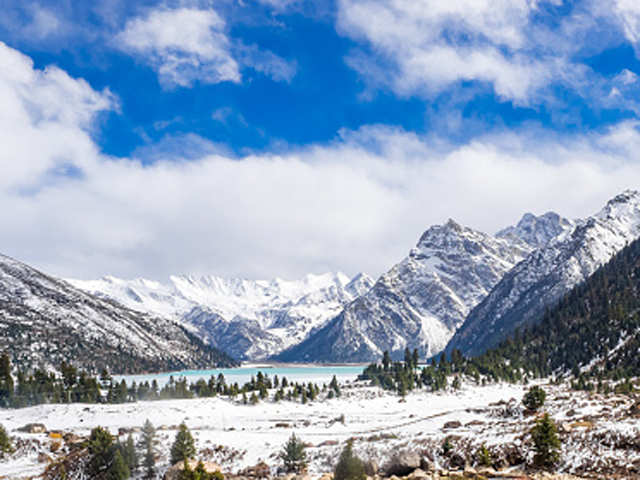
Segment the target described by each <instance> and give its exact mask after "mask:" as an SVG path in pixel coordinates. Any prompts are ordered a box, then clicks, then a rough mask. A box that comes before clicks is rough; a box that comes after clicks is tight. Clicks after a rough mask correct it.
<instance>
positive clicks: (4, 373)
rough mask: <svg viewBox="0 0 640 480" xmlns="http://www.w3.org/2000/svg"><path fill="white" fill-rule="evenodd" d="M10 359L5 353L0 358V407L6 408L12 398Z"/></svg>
mask: <svg viewBox="0 0 640 480" xmlns="http://www.w3.org/2000/svg"><path fill="white" fill-rule="evenodd" d="M13 387H14V385H13V377H12V376H11V359H10V358H9V355H8V354H7V353H3V354H2V355H1V356H0V407H8V406H9V404H10V402H11V398H12V397H13Z"/></svg>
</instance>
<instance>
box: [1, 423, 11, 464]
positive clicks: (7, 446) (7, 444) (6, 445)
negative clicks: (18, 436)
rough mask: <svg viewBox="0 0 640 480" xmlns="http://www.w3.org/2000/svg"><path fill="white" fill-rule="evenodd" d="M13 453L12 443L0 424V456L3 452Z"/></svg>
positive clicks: (2, 455)
mask: <svg viewBox="0 0 640 480" xmlns="http://www.w3.org/2000/svg"><path fill="white" fill-rule="evenodd" d="M10 453H13V445H12V444H11V439H10V438H9V434H8V433H7V431H6V430H5V428H4V427H3V426H2V425H0V458H2V457H4V455H5V454H10Z"/></svg>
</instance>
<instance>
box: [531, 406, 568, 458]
mask: <svg viewBox="0 0 640 480" xmlns="http://www.w3.org/2000/svg"><path fill="white" fill-rule="evenodd" d="M531 438H532V440H533V447H534V450H535V456H534V462H535V464H536V466H538V467H542V468H551V467H553V466H554V465H556V464H557V463H558V462H559V461H560V445H561V444H560V438H559V437H558V430H557V428H556V424H555V423H554V421H553V420H552V419H551V417H550V416H549V414H548V413H545V414H544V416H543V417H542V418H541V419H540V420H538V421H537V422H536V425H535V427H533V429H531Z"/></svg>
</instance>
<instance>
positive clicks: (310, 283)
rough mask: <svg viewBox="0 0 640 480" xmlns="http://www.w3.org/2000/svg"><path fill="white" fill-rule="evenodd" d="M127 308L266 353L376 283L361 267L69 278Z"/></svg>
mask: <svg viewBox="0 0 640 480" xmlns="http://www.w3.org/2000/svg"><path fill="white" fill-rule="evenodd" d="M69 281H70V282H71V283H72V284H73V285H75V286H76V287H78V288H80V289H83V290H85V291H87V292H91V293H93V294H96V295H99V296H102V297H105V298H110V299H113V300H116V301H118V302H120V303H122V304H124V305H126V306H127V307H129V308H131V309H134V310H138V311H141V312H147V313H151V314H154V315H161V316H164V317H166V318H170V319H176V320H178V319H179V320H181V321H182V323H183V324H184V325H185V326H186V327H187V328H189V329H190V330H192V331H193V332H194V333H197V335H198V336H199V337H201V338H202V339H203V340H204V341H206V342H208V343H210V344H212V345H214V346H217V347H218V348H220V349H222V350H224V351H225V352H227V353H229V354H230V355H232V356H234V357H235V358H240V359H252V360H260V359H264V358H266V357H268V356H270V355H273V354H275V353H278V352H280V351H282V350H283V349H285V348H288V347H290V346H291V345H294V344H296V343H298V342H301V341H302V340H304V339H305V338H306V337H307V336H308V335H309V333H310V332H311V331H312V330H314V329H317V328H319V327H321V326H323V325H324V324H325V323H326V322H327V321H328V320H330V319H331V318H333V317H335V316H336V315H337V314H338V313H339V312H340V310H341V309H342V307H343V306H344V305H346V304H348V303H349V302H351V301H352V300H354V299H355V298H357V297H358V296H360V295H362V294H364V293H365V292H366V291H368V290H369V289H370V288H371V286H372V285H373V281H372V280H371V278H369V277H368V276H366V275H364V274H359V275H357V276H355V277H354V278H353V279H349V277H347V276H346V275H344V274H342V273H337V274H331V273H327V274H323V275H307V276H305V277H304V278H303V279H302V280H298V281H286V280H280V279H275V280H244V279H227V278H221V277H214V276H203V277H195V276H172V277H170V278H169V282H168V283H160V282H155V281H150V280H145V279H137V280H121V279H118V278H114V277H105V278H103V279H100V280H93V281H82V280H69Z"/></svg>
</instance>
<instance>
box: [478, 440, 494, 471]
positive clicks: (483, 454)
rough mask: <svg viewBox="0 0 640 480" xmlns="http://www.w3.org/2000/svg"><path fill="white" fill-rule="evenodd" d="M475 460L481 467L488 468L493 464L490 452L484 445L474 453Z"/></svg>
mask: <svg viewBox="0 0 640 480" xmlns="http://www.w3.org/2000/svg"><path fill="white" fill-rule="evenodd" d="M476 460H477V462H478V465H482V466H483V467H490V466H491V465H492V464H493V459H492V458H491V452H490V451H489V450H488V449H487V447H485V446H484V445H482V446H481V447H480V448H479V449H478V451H477V453H476Z"/></svg>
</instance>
